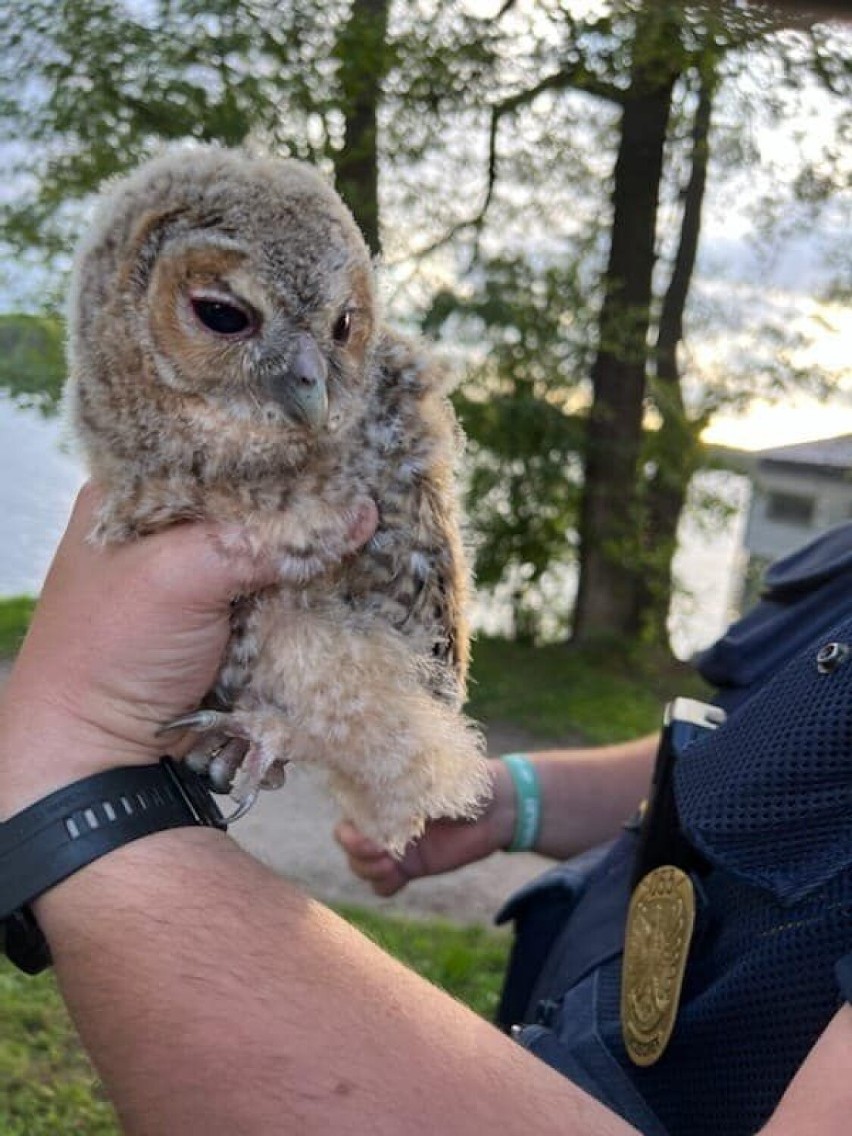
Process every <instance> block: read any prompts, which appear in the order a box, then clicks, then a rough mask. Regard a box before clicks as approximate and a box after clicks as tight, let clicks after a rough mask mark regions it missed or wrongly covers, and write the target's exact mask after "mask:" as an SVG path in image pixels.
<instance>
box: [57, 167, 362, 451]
mask: <svg viewBox="0 0 852 1136" xmlns="http://www.w3.org/2000/svg"><path fill="white" fill-rule="evenodd" d="M69 328H70V353H71V380H70V384H69V386H70V402H71V407H72V414H73V417H74V419H75V423H76V426H77V429H78V432H79V433H80V434H81V435H82V437H83V440H84V442H85V444H86V445H87V446H88V448H89V450H90V452H91V451H97V450H98V449H100V450H104V448H105V447H106V448H107V449H110V450H111V451H112V452H113V453H114V454H115V455H116V456H119V457H128V456H129V455H130V454H131V453H132V455H133V458H134V460H135V461H136V462H137V463H138V462H139V461H140V459H142V457H143V455H144V454H145V453H150V454H151V460H152V462H154V461H156V460H158V459H159V458H164V459H165V460H166V461H168V462H172V463H173V462H174V461H179V460H182V456H183V455H185V454H186V453H187V450H188V451H189V454H190V456H191V457H192V460H193V462H194V467H195V468H197V467H198V465H199V462H201V463H202V464H204V462H205V461H206V462H207V464H208V465H210V466H211V468H212V467H216V468H218V467H220V466H223V465H224V466H225V467H227V466H228V464H229V462H230V463H231V464H233V462H234V461H236V460H237V453H236V452H235V450H234V446H235V445H236V444H237V443H238V444H239V447H240V451H241V453H242V455H243V458H244V460H247V461H248V460H255V461H257V462H260V463H261V464H262V463H263V462H264V461H266V460H268V461H270V462H281V461H282V460H284V461H288V460H289V461H292V462H293V463H298V462H299V461H301V460H304V458H305V457H306V456H307V455H308V454H310V453H311V452H312V451H313V450H314V449H315V448H316V447H317V446H321V445H323V444H325V443H326V442H327V441H329V440H332V439H336V438H338V437H339V436H340V433H341V432H342V431H345V430H346V429H347V427H349V426H351V425H352V423H353V422H354V421H355V420H356V419H357V417H358V415H359V414H360V413H361V411H362V409H363V407H364V405H365V403H366V395H367V393H368V392H367V391H366V390H365V386H366V385H367V384H368V383H369V381H370V374H371V368H370V366H369V358H370V353H371V349H372V346H373V343H374V339H375V329H376V314H375V294H374V286H373V275H372V268H371V263H370V257H369V253H368V251H367V248H366V245H365V244H364V241H363V238H362V237H361V234H360V232H359V231H358V228H357V226H356V225H355V222H354V220H353V219H352V216H351V214H350V213H349V211H348V210H347V209H346V207H345V206H344V205H343V203H342V202H341V200H340V198H339V197H338V196H337V194H336V193H335V192H334V190H333V189H332V188H331V187H330V186H329V185H328V184H327V183H326V182H325V181H324V179H323V178H322V177H321V176H319V174H317V173H316V172H315V171H314V170H313V169H311V168H310V167H307V166H305V165H303V164H301V163H299V162H294V161H286V160H272V159H261V158H254V157H249V156H248V155H246V154H243V153H239V152H235V151H228V150H221V149H218V148H214V147H204V148H197V149H186V150H180V151H173V152H171V153H168V154H166V155H165V156H162V157H160V158H157V159H155V160H153V161H151V162H149V163H147V164H145V165H144V166H142V167H141V168H140V169H138V170H137V171H136V172H135V173H134V174H133V175H131V176H130V177H129V178H127V179H125V180H123V181H121V182H118V183H116V184H115V185H114V187H113V188H112V190H111V191H110V192H109V193H108V194H107V195H106V196H105V197H103V198H102V200H101V202H100V204H99V207H98V210H97V213H96V216H95V219H94V223H93V225H92V228H91V230H90V232H89V235H88V236H87V237H86V238H85V239H84V241H83V242H82V244H81V246H80V249H79V251H78V254H77V258H76V262H75V272H74V284H73V287H72V293H71V311H70V313H69ZM188 442H190V443H191V444H190V445H189V446H187V443H188ZM172 443H173V444H172ZM163 450H165V451H166V452H165V453H162V451H163ZM193 451H194V456H192V455H193ZM199 455H200V456H199ZM187 460H189V459H187Z"/></svg>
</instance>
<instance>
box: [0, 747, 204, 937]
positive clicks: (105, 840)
mask: <svg viewBox="0 0 852 1136" xmlns="http://www.w3.org/2000/svg"><path fill="white" fill-rule="evenodd" d="M188 825H201V826H206V827H213V828H218V829H222V830H224V829H225V828H226V822H225V820H224V818H223V816H222V814H221V812H220V811H219V809H218V807H217V805H216V803H215V801H214V800H213V798H212V796H211V794H210V790H209V788H208V785H207V782H206V781H205V779H204V778H203V777H202V776H200V775H199V774H196V773H194V772H193V771H192V770H190V769H189V768H187V766H185V765H183V764H179V763H178V762H176V761H174V760H173V759H172V758H170V757H163V758H161V759H160V761H159V762H157V763H156V764H153V765H139V766H125V767H122V768H119V769H110V770H107V771H106V772H104V773H96V774H94V775H93V776H91V777H86V778H84V779H83V780H82V781H76V782H75V783H74V784H72V785H68V786H66V787H64V788H62V789H58V790H56V792H54V793H51V794H50V795H49V796H47V797H44V798H43V799H42V800H40V801H37V802H36V803H35V804H33V805H30V806H29V807H28V808H26V809H23V810H22V811H21V812H19V813H17V814H16V815H15V816H13V817H10V818H9V819H8V820H7V821H6V822H5V823H3V824H0V921H2V920H5V919H8V917H9V916H11V915H12V914H13V913H15V912H19V911H20V909H21V908H24V907H25V906H26V904H28V903H30V902H31V901H32V900H33V899H35V898H36V897H37V896H39V895H41V894H42V892H45V891H47V890H48V889H49V888H51V887H53V886H54V885H56V884H58V883H60V882H61V881H62V880H64V879H67V877H68V876H70V875H73V873H74V872H76V871H79V869H80V868H83V867H85V866H86V865H87V864H90V863H91V862H92V861H93V860H97V859H98V858H99V857H101V856H104V855H106V853H108V852H111V851H113V850H114V849H116V848H120V847H121V846H122V845H124V844H128V843H130V842H131V841H133V840H137V839H139V838H140V837H142V836H147V835H149V834H151V833H154V832H161V831H163V830H165V829H170V828H181V827H185V826H188ZM8 934H9V929H8V927H7V939H8Z"/></svg>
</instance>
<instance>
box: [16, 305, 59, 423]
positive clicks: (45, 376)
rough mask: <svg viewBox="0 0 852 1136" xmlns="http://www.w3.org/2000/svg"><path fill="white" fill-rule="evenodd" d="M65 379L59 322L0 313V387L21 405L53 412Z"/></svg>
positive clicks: (37, 317)
mask: <svg viewBox="0 0 852 1136" xmlns="http://www.w3.org/2000/svg"><path fill="white" fill-rule="evenodd" d="M64 381H65V348H64V335H63V327H62V324H61V323H60V322H59V320H58V319H56V318H55V317H53V316H35V315H25V314H22V313H19V314H16V315H0V388H2V389H3V390H6V391H8V393H9V394H10V395H11V396H12V398H13V399H14V400H15V401H16V402H18V403H19V404H21V405H26V406H38V407H39V408H40V409H41V410H43V411H45V412H51V411H55V410H56V408H57V406H58V404H59V397H60V394H61V392H62V384H63V382H64Z"/></svg>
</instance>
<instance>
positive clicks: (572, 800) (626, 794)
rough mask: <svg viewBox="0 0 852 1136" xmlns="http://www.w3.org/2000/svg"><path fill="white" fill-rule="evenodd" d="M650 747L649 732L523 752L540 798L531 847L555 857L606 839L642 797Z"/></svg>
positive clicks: (653, 748) (654, 741) (648, 777)
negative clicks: (587, 744)
mask: <svg viewBox="0 0 852 1136" xmlns="http://www.w3.org/2000/svg"><path fill="white" fill-rule="evenodd" d="M656 748H657V737H656V735H649V736H647V737H644V738H638V739H636V740H635V741H631V742H622V743H618V744H616V745H610V746H596V747H590V748H588V749H584V748H578V749H569V750H547V751H541V752H539V753H532V754H529V755H528V756H529V758H530V760H531V761H532V762H533V764H534V765H535V767H536V770H537V771H538V776H539V782H540V785H541V797H542V813H541V826H540V829H539V836H538V840H537V841H536V845H535V851H536V852H538V853H540V854H541V855H542V856H550V857H552V858H553V859H560V860H561V859H566V858H567V857H569V856H574V855H576V854H577V853H579V852H582V851H584V850H585V849H586V848H591V847H592V846H594V845H595V844H600V843H602V842H603V841H605V840H609V839H611V838H612V837H613V836H614V835H615V834H616V833H617V832H618V830H619V827H620V826H621V825H622V824H623V823H624V821H625V820H626V819H627V818H628V817H629V816H630V815H631V814H632V813H633V812H635V810H636V808H637V806H638V805H639V802H640V801H641V800H642V798H643V797H645V796H647V793H648V785H649V783H650V780H651V772H652V769H653V764H654V756H655V754H656Z"/></svg>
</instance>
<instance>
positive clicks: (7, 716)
mask: <svg viewBox="0 0 852 1136" xmlns="http://www.w3.org/2000/svg"><path fill="white" fill-rule="evenodd" d="M23 686H24V684H23V683H17V682H16V681H15V676H14V675H13V676H12V677H11V678H10V679H9V682H8V684H7V687H6V689H5V690H4V691H3V695H2V698H0V819H6V818H8V817H10V816H13V815H14V814H15V813H17V812H20V811H21V810H22V809H24V808H26V807H27V806H28V805H31V804H33V803H34V802H35V801H38V800H41V799H42V798H43V797H45V796H47V795H48V794H49V793H52V792H54V791H55V790H56V789H59V788H62V787H63V786H65V785H68V784H70V783H71V782H73V781H78V780H80V779H81V778H83V777H88V776H90V775H91V774H94V773H100V772H103V771H105V770H108V769H114V768H116V767H117V766H122V765H144V764H147V763H149V762H152V761H156V760H157V759H158V757H159V756H160V755H161V754H162V745H158V744H157V740H156V738H155V737H154V734H153V729H152V730H151V741H150V744H145V743H143V742H142V741H141V740H139V739H135V738H132V737H129V736H128V733H129V732H128V731H127V730H126V729H123V728H121V723H120V721H119V715H117V714H115V715H114V716H113V717H114V719H115V720H114V721H112V722H111V721H110V715H109V714H105V713H102V712H99V713H98V715H97V716H95V715H91V716H90V715H88V714H87V713H86V712H85V711H83V710H81V709H80V708H75V709H74V710H73V711H72V710H70V709H68V708H66V707H65V706H63V705H62V703H61V700H59V699H57V698H55V697H53V696H52V695H50V694H48V693H46V692H39V691H36V690H33V689H32V688H31V687H27V689H23Z"/></svg>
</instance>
